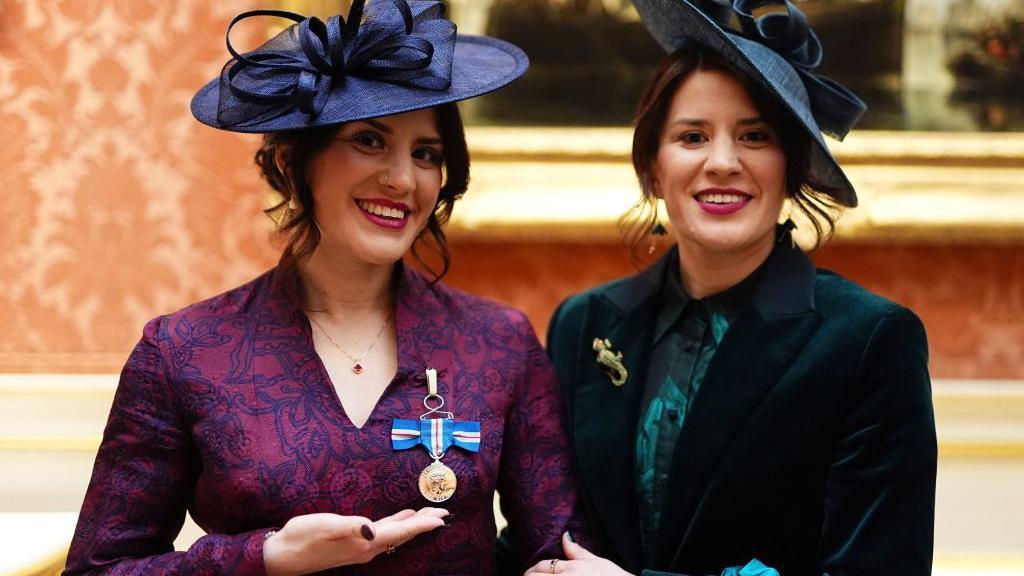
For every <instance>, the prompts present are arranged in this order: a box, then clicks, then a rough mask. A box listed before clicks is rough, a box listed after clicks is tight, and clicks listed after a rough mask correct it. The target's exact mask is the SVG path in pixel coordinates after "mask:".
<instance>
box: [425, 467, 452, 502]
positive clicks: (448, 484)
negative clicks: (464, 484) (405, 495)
mask: <svg viewBox="0 0 1024 576" xmlns="http://www.w3.org/2000/svg"><path fill="white" fill-rule="evenodd" d="M456 484H458V481H457V480H456V479H455V472H452V469H451V468H449V467H447V466H445V465H444V464H441V463H440V462H438V461H436V460H435V461H434V463H433V464H431V465H430V466H427V467H426V468H424V469H423V472H420V494H423V497H424V498H426V499H427V500H430V501H431V502H444V501H445V500H447V499H449V498H451V497H452V494H455V486H456Z"/></svg>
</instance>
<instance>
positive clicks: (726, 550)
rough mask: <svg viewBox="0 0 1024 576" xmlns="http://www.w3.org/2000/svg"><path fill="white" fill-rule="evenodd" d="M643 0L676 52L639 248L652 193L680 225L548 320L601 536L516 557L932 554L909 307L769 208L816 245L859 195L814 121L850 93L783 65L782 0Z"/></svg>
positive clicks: (650, 95) (919, 352) (587, 562)
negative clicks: (872, 288)
mask: <svg viewBox="0 0 1024 576" xmlns="http://www.w3.org/2000/svg"><path fill="white" fill-rule="evenodd" d="M635 3H636V4H637V7H638V8H639V10H640V14H641V16H642V17H643V18H644V21H645V23H646V24H647V25H648V27H649V28H650V29H651V31H652V33H653V34H654V35H655V37H656V38H657V39H658V40H659V41H662V44H664V45H665V46H666V48H669V49H670V50H671V52H672V53H671V54H670V55H669V56H668V57H667V58H666V60H665V61H664V62H663V64H662V66H661V67H660V69H659V70H658V71H657V72H656V74H655V77H654V79H653V80H652V81H651V83H650V84H649V86H648V89H647V92H646V94H645V95H644V97H643V99H642V101H641V103H640V106H639V112H638V115H637V123H636V132H635V137H634V149H633V161H634V166H635V168H636V171H637V174H638V176H639V179H640V182H641V185H642V188H643V200H642V202H641V203H640V205H639V211H638V212H637V213H634V216H635V218H634V219H633V220H632V222H633V223H634V228H633V229H634V234H633V235H632V239H633V246H634V249H635V248H637V247H638V246H641V245H642V244H643V243H644V242H645V238H644V237H645V236H646V234H647V232H648V231H649V230H652V229H654V230H656V229H657V228H658V226H657V225H656V218H657V210H654V209H653V208H655V207H656V204H657V202H659V201H664V202H665V212H667V214H668V217H669V220H670V222H671V228H672V230H673V232H674V236H675V242H674V245H673V246H672V248H671V249H670V250H668V251H667V253H666V254H665V255H664V257H662V258H661V259H660V260H658V261H657V262H656V263H655V264H653V265H652V266H650V267H649V268H647V269H646V270H644V271H643V272H641V273H639V274H637V275H635V276H631V277H628V278H625V279H621V280H618V281H614V282H611V283H609V284H606V285H603V286H599V287H597V288H594V289H592V290H589V291H586V292H584V293H581V294H577V295H575V296H572V297H571V298H569V299H568V300H566V301H565V302H564V303H562V305H561V306H560V307H559V308H558V310H557V311H556V312H555V315H554V317H553V318H552V321H551V324H550V330H549V333H548V347H549V353H550V355H551V357H552V359H553V360H554V364H555V367H556V370H557V372H558V375H559V377H560V379H561V385H562V389H563V393H564V396H565V399H566V407H567V412H568V413H567V418H568V424H567V425H568V429H569V434H570V437H571V442H572V446H573V460H574V464H575V467H576V471H577V474H578V480H579V482H578V484H579V490H580V492H581V495H582V498H581V500H582V501H583V502H584V505H585V506H586V507H587V508H588V509H589V512H590V525H589V526H590V530H591V533H590V534H588V542H593V543H594V545H593V546H592V547H591V548H592V549H591V550H586V549H584V548H583V547H581V546H580V545H577V544H575V543H573V542H571V540H570V539H569V538H565V539H564V542H563V544H564V547H565V552H566V555H567V558H568V560H556V559H551V560H545V561H542V562H540V563H539V564H537V565H536V566H534V567H533V568H532V569H531V570H530V572H528V574H548V573H571V574H587V575H590V576H599V575H602V574H618V575H621V574H626V573H628V574H640V573H641V572H642V573H644V574H648V575H651V574H659V573H685V574H690V575H697V574H701V575H705V574H741V575H743V576H748V575H761V574H773V575H774V574H777V573H781V574H782V575H783V576H802V575H807V576H822V575H824V574H829V575H831V576H840V575H850V576H852V575H857V576H872V575H878V576H881V575H926V574H929V573H930V571H931V558H932V537H933V517H934V495H935V467H936V440H935V424H934V417H933V411H932V404H931V391H930V383H929V377H928V371H927V360H928V347H927V342H926V338H925V332H924V327H923V326H922V324H921V322H920V320H919V319H918V318H917V317H916V316H915V315H914V314H913V313H912V312H911V311H910V310H908V309H906V308H904V307H902V306H900V305H898V304H895V303H893V302H891V301H889V300H886V299H884V298H882V297H880V296H877V295H874V294H872V293H870V292H868V291H867V290H864V289H863V288H861V287H859V286H857V285H856V284H854V283H852V282H850V281H848V280H845V279H843V278H842V277H840V276H838V275H836V274H833V273H830V272H827V271H824V270H818V269H816V268H815V266H814V264H813V263H812V262H811V260H810V259H809V258H808V257H807V256H806V255H805V254H804V252H803V251H802V250H801V249H800V248H798V247H797V246H796V244H795V243H794V242H793V239H792V236H791V231H792V227H793V226H792V224H791V221H789V220H786V224H783V225H778V224H777V222H779V221H782V220H785V218H784V217H783V216H782V215H783V214H784V213H785V210H786V208H787V207H789V208H791V209H794V212H795V213H797V214H798V218H799V220H800V221H801V224H800V226H801V227H806V228H808V229H811V228H813V229H814V231H815V233H816V234H815V235H816V237H817V240H818V242H820V241H821V240H823V239H824V238H827V236H828V235H829V233H830V232H831V230H832V227H833V224H834V220H833V214H835V213H836V211H837V210H838V209H839V207H840V206H844V205H845V206H855V205H856V194H855V192H854V190H853V187H852V186H851V185H850V183H849V181H848V180H847V179H846V177H845V175H844V174H843V172H842V170H841V168H840V167H839V165H838V164H837V163H836V161H835V160H834V159H833V157H832V156H831V154H830V153H829V151H828V148H827V147H826V146H825V144H824V141H823V140H822V137H821V132H822V131H825V132H828V133H830V134H833V135H837V136H839V137H841V136H843V135H845V133H846V131H847V130H849V128H850V127H851V126H852V124H853V123H854V122H855V121H856V120H857V118H858V117H859V116H860V114H861V113H862V112H863V110H864V105H863V103H861V102H860V100H858V99H856V97H855V96H853V95H852V94H851V93H849V92H848V91H846V90H845V89H843V88H842V87H841V86H839V85H837V84H835V83H833V82H830V81H828V80H826V79H823V78H822V77H820V76H814V75H813V74H811V73H810V72H809V71H808V66H806V65H807V64H808V63H807V62H794V61H793V59H794V58H797V59H798V58H800V57H801V56H800V54H803V55H804V56H805V57H807V58H809V59H811V60H813V59H814V54H815V53H817V54H818V55H819V56H820V45H817V44H816V43H817V39H816V38H814V37H813V33H811V32H810V30H809V29H808V28H807V27H806V20H803V19H802V18H801V17H802V15H801V14H799V11H798V10H796V8H795V7H793V6H791V5H789V4H788V2H781V0H780V2H779V3H781V4H783V6H784V7H785V8H786V13H785V14H784V15H783V16H785V17H788V20H785V21H781V23H780V21H779V20H778V19H777V20H776V21H774V22H773V23H772V22H769V23H767V24H764V23H758V22H757V21H756V20H753V19H752V18H750V16H749V13H747V12H746V11H745V10H746V7H747V5H748V4H750V2H745V1H743V0H736V2H734V3H733V5H732V6H731V7H728V8H729V9H731V10H734V11H735V12H736V14H735V15H736V16H738V18H739V20H740V22H741V23H743V22H747V24H751V23H752V24H751V25H749V26H744V27H742V29H741V30H739V31H732V30H730V29H728V28H726V27H725V25H724V23H723V22H724V18H722V16H723V14H721V13H717V14H709V13H707V12H701V11H700V10H698V9H697V7H696V6H694V5H692V4H690V3H688V2H685V1H684V0H635ZM705 8H706V7H705ZM724 16H728V14H725V15H724ZM744 17H747V18H749V20H744ZM780 31H781V32H780ZM783 32H784V33H783ZM801 32H802V33H801ZM772 33H775V34H776V36H772ZM758 34H762V37H759V36H758ZM782 37H785V38H786V39H787V40H786V41H791V42H796V43H797V45H793V46H789V47H788V48H787V47H784V46H780V45H779V42H780V41H781V40H780V38H782ZM681 38H683V39H685V41H683V40H680V39H681ZM799 42H803V44H799ZM776 51H778V52H776ZM780 54H784V56H783V55H780ZM798 64H799V65H798ZM811 64H813V62H811ZM810 68H813V66H810ZM644 209H646V211H644ZM645 215H646V216H645ZM652 246H653V244H652Z"/></svg>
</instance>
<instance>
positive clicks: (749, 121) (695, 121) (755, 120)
mask: <svg viewBox="0 0 1024 576" xmlns="http://www.w3.org/2000/svg"><path fill="white" fill-rule="evenodd" d="M677 124H683V125H685V126H707V125H708V121H707V120H702V119H700V118H677V119H675V120H673V121H672V125H673V126H674V125H677ZM737 124H739V125H740V126H752V125H754V124H766V122H765V120H764V118H762V117H761V116H754V117H752V118H743V119H741V120H740V121H739V122H737Z"/></svg>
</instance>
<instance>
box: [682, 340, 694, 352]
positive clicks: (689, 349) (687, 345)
mask: <svg viewBox="0 0 1024 576" xmlns="http://www.w3.org/2000/svg"><path fill="white" fill-rule="evenodd" d="M696 347H697V343H696V342H694V341H693V340H687V341H686V343H685V344H683V350H685V351H686V352H693V349H694V348H696Z"/></svg>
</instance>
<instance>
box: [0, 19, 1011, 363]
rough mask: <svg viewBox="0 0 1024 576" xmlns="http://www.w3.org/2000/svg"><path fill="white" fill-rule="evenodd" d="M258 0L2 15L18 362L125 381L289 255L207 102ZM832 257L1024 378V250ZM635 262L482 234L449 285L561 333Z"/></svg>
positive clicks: (971, 351) (5, 277) (950, 354)
mask: <svg viewBox="0 0 1024 576" xmlns="http://www.w3.org/2000/svg"><path fill="white" fill-rule="evenodd" d="M259 4H260V3H259V2H255V1H241V0H232V1H218V2H206V1H203V0H176V1H174V2H158V1H142V0H105V1H101V0H75V1H70V0H68V1H52V0H7V1H5V2H3V3H2V4H0V126H2V130H3V132H2V134H3V138H0V187H2V188H0V189H2V190H3V192H4V199H3V202H0V248H2V250H3V252H2V255H0V371H6V372H11V371H25V370H32V371H51V372H52V371H116V370H118V369H119V367H120V365H121V363H122V362H123V361H124V358H125V356H126V355H127V352H128V350H129V349H130V348H131V346H132V345H133V343H134V342H135V341H136V340H137V339H138V337H139V334H140V333H141V328H142V325H143V323H144V322H145V321H146V320H147V319H148V318H150V317H152V316H154V315H156V314H159V313H163V312H168V311H171V310H174V309H176V308H179V307H181V306H184V305H186V304H188V303H190V302H192V301H195V300H197V299H200V298H203V297H207V296H211V295H213V294H216V293H218V292H220V291H222V290H225V289H227V288H230V287H232V286H234V285H237V284H239V283H241V282H244V281H245V280H247V279H249V278H250V277H252V276H254V275H256V274H257V273H259V272H260V271H262V270H264V269H265V268H267V267H268V266H270V265H272V264H273V262H274V261H275V250H274V249H273V248H272V247H271V245H270V241H269V226H268V221H267V220H266V218H265V217H264V216H263V215H262V214H261V213H260V203H261V199H262V192H263V190H264V187H263V186H262V184H261V183H260V182H259V180H258V178H257V175H256V171H255V169H254V167H253V166H252V161H251V157H252V152H253V150H254V149H255V145H256V139H255V137H246V136H238V135H233V134H228V133H222V132H218V131H215V130H212V129H209V128H206V127H203V126H201V125H200V124H198V123H197V122H195V121H194V120H193V119H192V117H191V115H190V113H189V111H188V101H189V98H190V97H191V95H192V93H193V92H194V90H195V89H196V88H197V87H198V86H199V85H201V84H202V83H203V82H205V81H206V80H207V79H209V78H212V77H213V76H214V75H216V74H217V72H218V71H219V68H220V66H221V64H223V60H224V49H223V43H222V42H221V40H220V39H221V38H222V37H223V31H224V27H225V25H226V24H227V21H228V20H229V18H230V17H231V16H233V15H234V14H236V13H238V12H240V11H242V10H245V9H248V8H252V7H255V6H256V5H259ZM251 32H252V31H250V33H251ZM242 33H245V31H242ZM200 38H201V39H203V41H197V39H200ZM208 39H216V41H208ZM236 42H238V43H239V44H242V43H243V42H244V38H243V39H240V40H236ZM817 259H818V260H819V262H820V263H821V264H823V265H825V266H827V267H830V268H833V269H836V270H837V271H840V272H842V273H844V274H846V275H848V276H850V277H851V278H853V279H855V280H858V281H860V282H862V283H864V284H865V285H867V286H868V287H869V288H872V289H874V290H877V291H879V292H881V293H882V294H885V295H887V296H889V297H891V298H894V299H896V300H898V301H900V302H903V303H905V304H908V305H910V306H911V307H913V308H914V309H915V310H917V311H918V312H919V313H920V314H921V316H922V317H923V318H924V320H925V323H926V325H927V327H928V330H929V337H930V340H931V346H932V370H933V374H934V375H935V376H937V377H943V378H1024V251H1022V250H1021V249H1020V248H1017V247H1005V248H1000V247H983V246H976V247H928V246H906V247H889V246H859V245H858V246H854V245H840V246H836V247H833V248H829V249H827V250H825V251H823V252H822V253H821V254H820V255H818V256H817ZM566 262H571V263H572V265H571V266H567V265H566ZM631 270H632V268H631V267H630V264H629V262H628V260H627V259H626V257H625V255H624V251H623V250H622V249H621V248H619V247H617V246H608V245H578V244H564V243H510V244H486V243H477V242H473V241H472V238H467V237H463V238H460V239H458V241H457V242H456V246H455V266H454V268H453V271H452V274H451V277H450V282H451V283H452V284H455V285H457V286H460V287H463V288H466V289H468V290H471V291H473V292H477V293H480V294H484V295H487V296H490V297H492V298H496V299H498V300H501V301H504V302H508V303H512V304H514V305H516V306H519V307H521V308H523V309H525V310H526V311H527V312H528V313H529V314H530V317H531V318H532V320H533V322H534V325H535V326H536V327H537V329H538V331H539V332H541V334H542V335H543V330H544V328H545V325H546V322H547V318H548V316H549V315H550V313H551V311H552V309H553V308H554V306H555V305H556V304H557V303H558V302H559V301H560V300H561V299H562V298H563V297H564V296H566V295H568V294H569V293H571V292H573V291H576V290H579V289H582V288H584V287H586V286H589V285H592V284H595V283H597V282H600V281H603V280H607V279H610V278H613V277H615V276H619V275H622V274H626V273H629V272H630V271H631Z"/></svg>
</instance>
